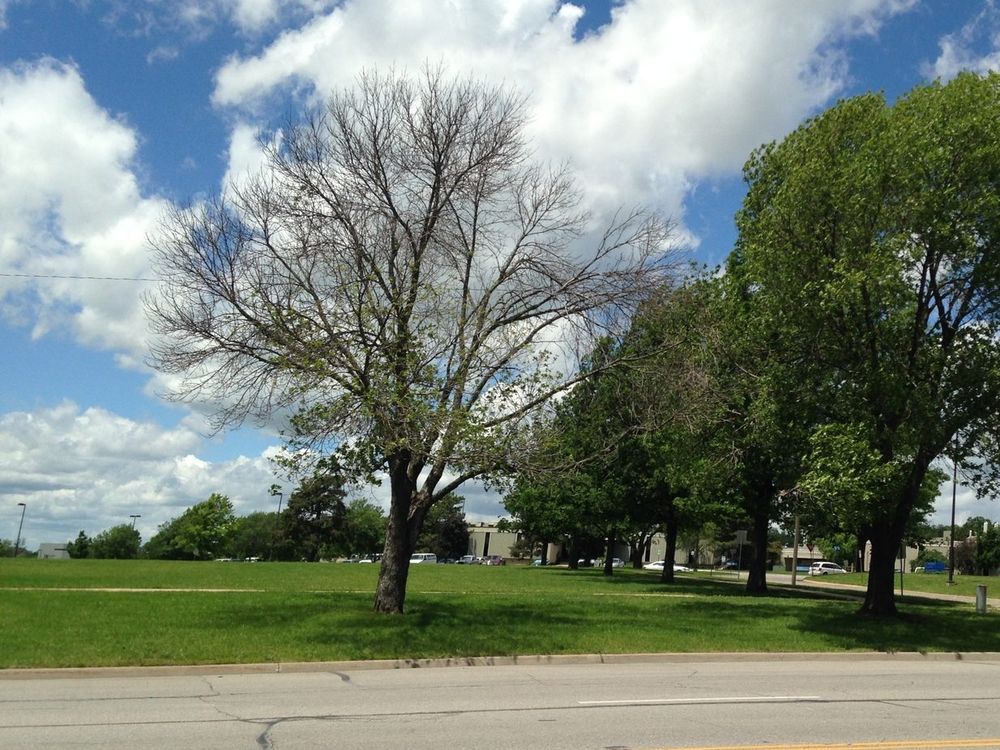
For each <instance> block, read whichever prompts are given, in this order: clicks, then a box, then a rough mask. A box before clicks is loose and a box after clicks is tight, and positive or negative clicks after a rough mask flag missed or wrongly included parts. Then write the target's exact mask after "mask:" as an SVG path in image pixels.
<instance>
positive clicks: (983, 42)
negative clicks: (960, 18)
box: [922, 0, 1000, 81]
mask: <svg viewBox="0 0 1000 750" xmlns="http://www.w3.org/2000/svg"><path fill="white" fill-rule="evenodd" d="M938 47H939V48H940V50H941V52H940V54H939V55H938V57H937V59H936V60H935V61H934V62H933V63H928V64H926V65H924V66H923V71H922V72H923V74H924V75H925V76H926V77H927V78H931V79H936V78H940V79H942V80H945V81H947V80H949V79H951V78H954V77H955V76H956V75H958V74H959V73H960V72H961V71H963V70H971V71H973V72H976V73H985V72H987V71H990V70H1000V11H998V10H997V7H996V3H995V2H994V0H987V2H985V3H984V4H983V8H982V10H981V11H980V12H979V13H977V14H976V15H975V16H974V17H973V18H972V19H971V20H970V21H969V22H968V23H966V24H965V25H964V26H963V27H962V28H961V29H960V30H959V31H957V32H955V33H954V34H947V35H945V36H943V37H941V39H940V40H939V41H938Z"/></svg>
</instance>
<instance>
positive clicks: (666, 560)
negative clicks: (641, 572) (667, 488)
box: [660, 498, 677, 583]
mask: <svg viewBox="0 0 1000 750" xmlns="http://www.w3.org/2000/svg"><path fill="white" fill-rule="evenodd" d="M664 518H665V519H666V528H665V529H664V534H663V536H664V539H665V540H666V543H667V548H666V550H665V551H664V553H663V572H662V573H661V574H660V581H662V582H663V583H673V582H674V558H676V557H677V513H676V510H675V509H674V500H673V498H670V500H668V501H667V504H666V507H665V508H664Z"/></svg>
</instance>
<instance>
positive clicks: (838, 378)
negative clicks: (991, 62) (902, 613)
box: [730, 73, 1000, 615]
mask: <svg viewBox="0 0 1000 750" xmlns="http://www.w3.org/2000/svg"><path fill="white" fill-rule="evenodd" d="M745 176H746V180H747V183H748V186H749V190H748V194H747V197H746V200H745V202H744V206H743V209H742V211H741V212H740V215H739V217H738V225H739V231H740V236H739V242H738V246H737V250H736V253H735V256H734V260H735V262H734V263H732V264H731V265H730V269H731V271H732V272H733V273H734V274H739V277H740V281H741V284H742V289H743V291H744V293H745V295H746V298H747V304H748V306H749V308H750V309H751V310H752V313H753V315H755V316H757V318H758V319H759V320H760V321H761V322H762V325H763V326H765V327H766V335H767V336H768V337H769V340H770V341H772V342H773V343H774V344H775V346H774V347H773V359H774V361H775V363H776V364H778V365H780V366H781V368H783V369H784V370H785V371H786V372H787V373H788V375H789V377H790V378H791V379H792V380H793V381H794V382H800V383H808V384H809V387H810V392H809V393H804V394H803V398H804V401H803V402H802V403H803V406H805V407H806V412H805V414H806V417H807V419H805V420H803V421H804V422H805V423H806V424H811V425H813V426H814V427H815V435H814V448H815V451H816V453H815V454H814V455H813V461H812V463H813V466H814V469H815V468H816V465H817V463H822V461H823V460H825V459H827V458H831V457H832V458H833V459H834V460H833V463H834V464H835V465H838V466H853V467H856V468H857V470H858V471H860V472H861V474H862V477H863V479H862V481H860V482H857V483H853V482H849V484H851V486H850V487H845V488H844V489H846V490H848V491H849V493H850V495H851V497H852V498H853V500H854V501H855V502H853V503H851V505H850V508H845V510H850V511H851V512H852V513H853V514H854V515H855V521H856V523H857V524H859V525H860V526H861V528H862V536H863V537H865V538H867V539H868V540H870V541H871V544H872V559H871V568H870V571H869V577H868V589H867V592H866V596H865V601H864V604H863V606H862V612H865V613H869V614H876V615H885V614H892V613H894V612H895V609H896V607H895V600H894V595H893V569H894V564H895V558H896V552H897V550H898V548H899V546H900V543H901V542H902V541H903V539H904V537H905V535H906V529H907V525H908V523H909V522H910V519H911V515H912V511H913V510H914V508H915V507H917V505H918V504H919V502H920V497H921V493H922V491H923V489H924V488H925V486H926V485H925V481H926V479H927V476H928V472H929V471H930V467H931V466H932V464H933V463H934V461H935V460H936V459H937V458H938V457H939V456H941V455H942V454H944V453H945V452H948V453H949V454H954V455H955V456H956V457H957V459H958V460H959V461H960V463H962V464H963V466H964V468H965V469H966V471H967V473H971V474H973V475H975V477H974V479H975V481H976V483H977V484H978V486H979V487H981V488H988V487H990V486H991V485H993V484H995V483H996V481H997V475H996V467H998V466H1000V462H998V461H997V460H995V459H996V458H997V457H998V455H1000V422H998V417H997V415H998V414H1000V343H998V342H1000V338H998V333H1000V331H998V327H1000V287H998V283H1000V256H998V255H997V254H996V251H995V248H996V247H998V246H1000V245H998V241H1000V193H998V192H997V189H996V185H997V184H998V183H1000V76H997V75H995V74H988V75H986V76H977V75H974V74H971V73H967V74H962V75H959V76H958V77H956V78H955V79H954V80H952V81H951V82H949V83H947V84H941V83H935V84H931V85H928V86H923V87H918V88H917V89H914V90H913V91H912V92H910V93H909V94H908V95H906V96H904V97H902V98H901V99H900V100H899V101H897V102H896V103H895V104H894V105H892V106H889V105H887V104H886V102H885V101H884V100H883V98H882V97H881V96H878V95H873V94H872V95H865V96H860V97H856V98H854V99H850V100H847V101H844V102H841V103H840V104H838V105H837V106H835V107H833V108H832V109H830V110H828V111H827V112H826V113H824V114H822V115H820V116H819V117H817V118H815V119H813V120H811V121H809V122H808V123H806V124H805V125H803V126H802V127H800V128H799V129H798V130H796V131H795V132H794V133H792V134H791V135H789V136H788V137H787V138H786V139H785V140H784V141H782V142H781V143H780V144H770V145H767V146H764V147H762V148H760V149H758V150H757V151H756V152H755V153H754V154H753V155H752V156H751V158H750V160H749V161H748V163H747V166H746V169H745ZM797 393H802V391H801V390H799V391H797ZM972 457H975V458H976V459H977V460H970V459H971V458H972ZM982 459H985V460H982ZM819 478H820V477H819V472H816V471H814V473H813V481H812V484H813V487H814V488H815V485H816V481H817V480H819ZM824 481H827V482H828V483H829V482H835V481H837V480H836V478H835V477H833V475H832V474H829V475H828V476H827V479H826V480H824ZM875 488H878V491H876V490H875Z"/></svg>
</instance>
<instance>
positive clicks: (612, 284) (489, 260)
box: [147, 70, 670, 613]
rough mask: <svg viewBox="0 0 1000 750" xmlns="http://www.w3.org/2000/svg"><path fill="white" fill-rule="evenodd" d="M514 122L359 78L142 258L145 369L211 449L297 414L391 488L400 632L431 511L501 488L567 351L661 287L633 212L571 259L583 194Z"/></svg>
mask: <svg viewBox="0 0 1000 750" xmlns="http://www.w3.org/2000/svg"><path fill="white" fill-rule="evenodd" d="M525 117H526V116H525V109H524V104H523V100H522V99H521V98H520V97H519V96H518V95H516V94H514V93H512V92H510V91H507V90H505V89H503V88H494V87H491V86H488V85H485V84H482V83H479V82H476V81H471V80H457V79H450V78H448V77H447V76H445V75H444V74H443V73H442V72H441V71H439V70H428V71H426V72H425V73H424V75H423V76H421V77H409V76H405V75H399V74H395V73H389V74H385V75H380V74H375V73H369V74H365V75H363V76H361V78H360V79H359V80H358V82H357V85H356V86H355V87H354V88H352V89H348V90H344V91H339V92H335V93H334V94H333V95H332V96H331V97H330V99H329V100H328V102H327V104H326V106H325V108H323V109H321V110H318V111H311V112H308V113H306V114H305V115H304V116H303V117H302V118H301V119H300V120H298V121H296V122H294V123H292V124H291V125H290V126H289V127H287V128H285V129H283V130H282V132H281V133H280V136H275V137H274V138H273V139H272V140H271V141H269V142H268V144H267V146H266V150H265V161H264V166H263V168H262V170H261V172H260V173H259V174H257V175H254V176H250V177H248V178H247V179H245V180H244V181H241V182H239V183H236V184H233V185H231V186H230V187H229V188H228V190H227V191H226V193H225V194H224V195H223V196H221V197H219V198H217V199H215V200H211V201H207V202H205V203H201V204H199V205H197V206H194V207H192V208H189V209H180V210H177V211H176V212H175V213H174V214H173V215H172V216H171V217H170V218H169V219H168V220H167V221H166V222H165V224H164V226H163V229H162V231H161V232H160V233H159V234H158V235H157V236H156V237H155V238H154V240H153V245H154V252H155V256H156V265H157V269H158V274H159V277H160V279H161V286H160V289H159V292H158V293H157V294H156V295H154V296H151V297H149V298H148V301H147V302H148V304H147V309H148V313H149V317H150V320H151V322H152V325H153V327H154V329H155V330H156V331H157V332H158V333H159V334H160V336H161V338H160V339H159V341H158V343H157V345H156V346H155V348H154V350H153V355H152V359H153V362H154V364H155V366H156V367H157V368H159V369H160V370H162V371H164V372H168V373H176V374H179V375H181V376H182V383H181V385H180V386H179V388H178V389H177V391H176V393H175V396H176V397H177V398H181V399H192V400H193V399H207V400H209V401H211V402H212V403H213V404H215V405H217V410H216V412H215V418H216V423H217V424H218V425H219V426H220V427H221V426H224V425H230V424H235V423H239V422H241V421H242V420H244V419H245V418H247V417H250V416H255V417H258V418H268V417H270V416H272V415H274V414H275V413H276V412H278V411H281V410H285V409H292V410H294V411H295V412H296V418H295V420H294V424H295V428H296V431H297V436H298V438H299V439H300V441H301V443H302V444H303V445H307V446H308V447H310V448H312V449H314V450H319V452H320V453H321V454H322V453H326V452H328V451H330V450H337V451H339V452H340V453H341V456H342V458H343V460H344V462H345V465H347V466H354V467H356V468H357V470H358V471H359V472H361V473H362V474H365V475H367V474H370V473H372V472H378V471H384V472H385V473H386V475H387V476H388V483H389V487H390V490H391V495H392V504H391V509H390V513H389V523H388V528H387V533H386V539H385V544H384V554H383V558H382V568H381V571H380V577H379V584H378V588H377V592H376V600H375V608H376V610H378V611H381V612H389V613H392V612H402V610H403V602H404V598H405V587H406V577H407V567H408V560H409V555H410V553H411V552H412V550H413V547H414V545H415V543H416V540H417V535H418V533H419V530H420V528H421V526H422V523H423V519H424V517H425V516H426V514H427V512H428V510H429V509H430V507H431V506H432V505H433V504H434V503H435V502H436V501H438V500H439V499H441V498H443V497H445V496H447V495H448V494H450V493H451V492H453V491H455V490H456V489H457V488H458V487H459V486H461V485H462V484H463V483H464V482H465V481H467V480H469V479H472V478H475V477H480V476H489V475H490V474H491V473H494V472H498V471H504V470H507V469H509V468H510V466H511V465H512V463H514V461H515V459H516V458H517V457H518V456H519V455H520V453H521V452H520V450H519V448H518V439H519V434H520V428H521V427H522V426H523V424H524V423H525V421H526V420H527V419H528V418H529V417H530V415H531V414H532V413H533V412H534V411H536V410H537V409H538V408H540V407H541V406H543V405H544V404H545V403H546V402H547V401H548V400H549V399H550V398H552V397H553V396H554V395H555V394H557V393H559V392H561V391H562V390H564V389H565V388H566V387H567V385H568V384H569V383H571V382H573V380H574V379H576V378H577V377H579V375H578V373H577V371H576V369H575V367H574V364H573V357H574V351H575V350H576V348H577V345H578V344H580V343H581V342H583V343H584V346H585V347H589V342H592V341H593V340H594V338H595V336H596V335H600V334H603V333H604V332H605V331H607V330H608V329H609V327H610V328H613V327H615V326H617V325H624V324H626V323H627V320H628V316H629V314H630V312H631V311H632V310H633V309H634V308H635V306H636V305H637V304H638V303H639V302H640V301H641V300H642V299H643V297H644V296H645V294H646V293H647V291H648V290H649V289H650V287H651V285H654V284H658V283H660V281H661V280H662V278H663V277H664V275H665V274H667V273H669V270H670V269H669V267H667V266H666V265H665V264H664V263H663V262H662V257H663V251H664V250H665V249H666V243H667V241H668V239H669V232H668V230H667V227H666V226H665V225H664V223H663V222H661V221H659V220H658V219H657V218H656V217H654V216H650V215H647V214H646V213H644V212H642V211H624V212H621V213H618V214H617V215H615V217H614V218H613V219H612V220H611V221H610V222H609V224H608V226H607V227H606V229H605V231H604V232H603V233H601V234H600V236H599V237H598V238H597V239H596V241H594V242H593V243H592V244H591V246H589V247H581V246H580V244H579V243H580V242H581V241H582V239H581V238H583V237H584V235H586V234H587V232H588V231H589V230H590V229H591V225H590V221H591V219H590V217H589V216H588V215H587V213H586V212H585V211H584V210H583V207H582V204H581V199H580V193H579V191H578V190H577V188H576V187H575V185H574V182H573V179H572V176H571V175H570V174H569V172H568V171H567V170H566V169H563V168H558V167H549V166H546V165H542V164H538V163H536V162H535V161H533V159H532V158H531V149H530V146H529V144H528V143H527V141H526V139H525V136H524V123H525ZM554 342H555V343H554ZM585 350H586V348H585Z"/></svg>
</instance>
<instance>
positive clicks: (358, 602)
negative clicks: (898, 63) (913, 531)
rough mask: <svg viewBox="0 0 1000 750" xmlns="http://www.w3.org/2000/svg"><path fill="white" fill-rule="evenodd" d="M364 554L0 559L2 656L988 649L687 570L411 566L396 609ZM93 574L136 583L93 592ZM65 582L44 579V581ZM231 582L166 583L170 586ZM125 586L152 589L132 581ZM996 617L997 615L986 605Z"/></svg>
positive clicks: (107, 659)
mask: <svg viewBox="0 0 1000 750" xmlns="http://www.w3.org/2000/svg"><path fill="white" fill-rule="evenodd" d="M376 576H377V569H376V568H375V567H374V566H360V565H309V564H277V563H276V564H264V563H258V564H254V565H247V564H224V563H168V562H158V561H99V560H95V561H88V560H74V561H40V560H16V561H14V560H4V561H0V586H2V587H4V588H5V589H6V590H4V591H3V592H0V620H2V622H3V623H4V637H3V639H2V641H0V667H4V668H10V667H66V666H121V665H153V664H197V663H229V662H233V663H240V662H242V663H249V662H272V661H319V660H338V659H375V658H426V657H442V656H457V657H461V656H481V655H512V654H562V653H633V652H710V651H774V652H778V651H813V652H824V651H843V650H879V651H1000V628H997V627H995V626H993V627H984V625H986V623H985V622H984V619H983V616H981V615H979V616H977V615H976V614H975V613H974V611H973V610H972V608H971V607H969V606H967V605H955V604H950V603H944V602H934V601H919V600H913V601H904V602H903V603H902V605H901V609H902V610H903V613H904V615H903V616H902V617H900V618H898V619H893V620H884V621H883V620H871V619H867V618H860V617H858V616H857V615H856V614H855V613H856V610H857V606H858V605H857V603H856V602H853V601H844V600H842V599H834V598H827V597H825V596H824V595H823V593H822V592H816V591H802V592H788V591H776V592H775V593H774V594H773V595H771V596H768V597H750V596H746V595H745V594H744V593H743V590H742V587H740V586H738V585H733V584H732V583H728V582H723V581H713V580H705V579H703V578H701V577H699V576H694V575H692V576H681V577H679V580H678V582H677V583H676V584H674V585H672V586H664V585H662V584H660V583H659V581H658V578H657V576H656V575H654V574H650V573H648V572H643V571H631V570H619V571H616V572H615V575H614V577H612V578H611V579H605V578H604V577H603V576H602V575H601V573H600V571H597V570H587V571H568V570H562V569H531V568H525V567H506V568H486V567H479V566H473V567H468V568H466V567H461V566H444V565H438V566H426V567H424V566H419V567H418V566H415V567H414V568H413V569H412V571H411V575H410V583H409V593H408V597H407V614H406V615H405V616H403V617H385V616H379V615H375V614H374V613H372V611H371V605H372V592H373V591H374V586H375V579H376ZM101 587H107V588H116V589H118V588H122V589H132V590H124V591H102V590H97V589H99V588H101ZM56 588H58V589H65V590H53V589H56ZM199 588H202V589H203V588H214V589H230V590H226V591H215V592H208V591H171V590H168V589H199ZM137 589H154V590H153V591H138V590H137ZM987 617H995V615H987Z"/></svg>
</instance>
